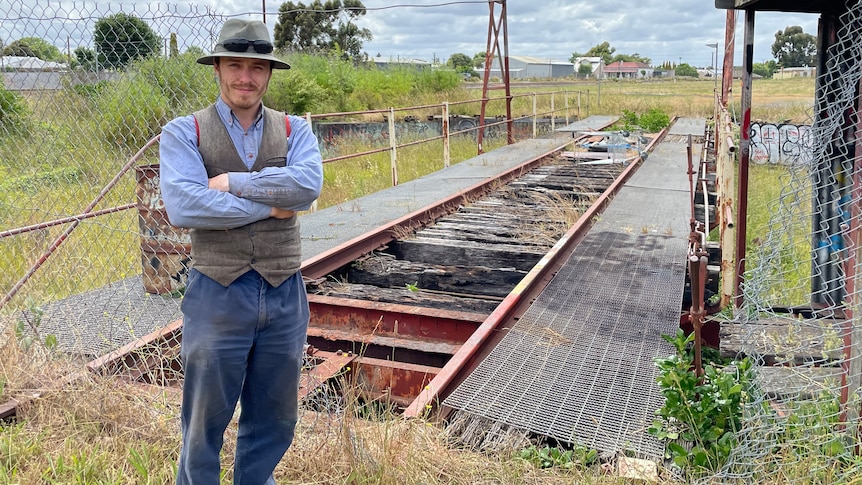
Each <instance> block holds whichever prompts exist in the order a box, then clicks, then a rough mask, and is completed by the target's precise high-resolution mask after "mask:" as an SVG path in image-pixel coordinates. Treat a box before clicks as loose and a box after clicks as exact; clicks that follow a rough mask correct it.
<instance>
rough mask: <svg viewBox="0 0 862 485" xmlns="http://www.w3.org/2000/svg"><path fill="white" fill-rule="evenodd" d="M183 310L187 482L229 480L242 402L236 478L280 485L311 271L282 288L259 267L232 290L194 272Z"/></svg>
mask: <svg viewBox="0 0 862 485" xmlns="http://www.w3.org/2000/svg"><path fill="white" fill-rule="evenodd" d="M182 311H183V331H182V350H181V354H180V356H181V358H182V362H183V372H184V382H183V404H182V423H181V424H182V439H183V445H182V451H181V452H180V459H179V462H178V464H177V484H178V485H215V484H218V483H219V474H220V469H221V465H220V461H219V453H220V451H221V449H222V444H223V441H224V431H225V429H226V428H227V426H228V424H229V423H230V420H231V418H232V417H233V414H234V409H235V408H236V403H237V401H239V403H240V409H241V412H240V416H239V427H238V431H237V442H236V463H235V466H234V484H236V485H264V484H274V483H275V481H274V480H273V478H272V472H273V470H274V469H275V466H276V465H277V464H278V462H279V460H281V458H282V456H284V453H285V451H287V449H288V447H290V443H291V442H292V441H293V433H294V429H295V428H296V421H297V406H298V403H297V392H298V389H299V376H300V371H301V366H302V354H303V350H304V345H305V341H306V331H307V329H308V318H309V311H308V300H307V298H306V294H305V286H304V284H303V282H302V276H301V275H300V273H299V272H297V273H296V274H295V275H293V276H292V277H290V278H289V279H288V280H287V281H285V282H284V283H282V284H281V285H279V286H278V287H273V286H271V285H270V284H269V283H267V282H266V280H265V279H263V278H262V277H261V276H260V275H259V274H258V273H257V272H256V271H249V272H248V273H246V274H244V275H243V276H240V277H239V278H238V279H237V280H236V281H234V282H233V283H231V285H230V286H228V287H227V288H225V287H224V286H222V285H220V284H219V283H216V282H215V281H213V280H212V279H210V278H209V277H207V276H206V275H204V274H202V273H200V272H198V271H196V270H194V269H192V271H191V273H190V274H189V280H188V284H187V286H186V292H185V296H184V298H183V302H182Z"/></svg>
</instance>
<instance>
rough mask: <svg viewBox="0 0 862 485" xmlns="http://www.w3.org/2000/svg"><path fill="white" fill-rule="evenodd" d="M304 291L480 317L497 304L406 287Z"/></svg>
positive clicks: (336, 285)
mask: <svg viewBox="0 0 862 485" xmlns="http://www.w3.org/2000/svg"><path fill="white" fill-rule="evenodd" d="M308 291H309V292H311V293H314V294H316V295H326V296H334V297H339V298H352V299H354V300H365V301H379V302H382V303H398V304H401V305H414V306H421V307H425V308H438V309H441V310H455V311H461V312H472V313H481V314H484V315H490V314H491V312H493V311H494V309H495V308H497V305H498V304H499V303H500V302H499V301H497V300H490V299H482V298H470V297H463V296H456V295H448V294H441V293H432V292H428V291H422V290H421V289H418V290H417V291H410V290H408V289H407V287H406V286H405V287H403V288H381V287H378V286H372V285H362V284H350V283H341V282H331V281H326V282H318V283H317V284H315V285H308Z"/></svg>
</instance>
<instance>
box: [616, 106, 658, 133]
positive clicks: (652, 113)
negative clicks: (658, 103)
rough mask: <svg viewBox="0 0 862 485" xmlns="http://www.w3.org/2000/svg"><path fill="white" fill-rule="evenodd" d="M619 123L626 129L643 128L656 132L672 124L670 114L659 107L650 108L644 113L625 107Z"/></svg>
mask: <svg viewBox="0 0 862 485" xmlns="http://www.w3.org/2000/svg"><path fill="white" fill-rule="evenodd" d="M618 123H619V124H621V125H622V128H623V129H624V130H633V129H635V128H642V129H644V130H645V131H647V132H648V133H656V132H659V131H661V130H662V129H663V128H664V127H666V126H667V125H669V124H670V116H668V114H667V113H665V112H664V111H662V110H661V109H659V108H650V109H649V110H648V111H647V112H646V113H643V114H638V113H636V112H634V111H631V110H628V109H623V114H622V116H620V120H619V122H618Z"/></svg>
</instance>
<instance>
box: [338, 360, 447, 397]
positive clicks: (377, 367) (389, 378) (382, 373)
mask: <svg viewBox="0 0 862 485" xmlns="http://www.w3.org/2000/svg"><path fill="white" fill-rule="evenodd" d="M354 367H355V369H354V370H353V372H354V376H355V382H356V384H357V386H358V387H359V389H361V390H362V392H363V393H364V394H365V395H366V396H367V397H368V398H371V399H375V400H378V401H381V402H388V403H392V404H395V405H397V406H398V407H401V408H405V407H407V406H408V405H409V404H410V403H411V402H413V400H414V399H415V398H416V396H418V395H419V393H420V392H421V391H422V390H423V389H424V388H425V386H427V385H428V383H429V382H431V380H432V379H433V378H434V376H436V375H437V373H438V372H440V368H439V367H432V366H427V365H419V364H409V363H405V362H394V361H391V360H384V359H372V358H367V357H362V358H361V359H359V360H357V362H356V365H355V366H354Z"/></svg>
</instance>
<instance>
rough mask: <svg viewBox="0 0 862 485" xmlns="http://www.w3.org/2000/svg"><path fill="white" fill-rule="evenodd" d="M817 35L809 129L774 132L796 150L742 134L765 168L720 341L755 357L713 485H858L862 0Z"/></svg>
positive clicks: (757, 171) (759, 171) (758, 177)
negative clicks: (820, 48)
mask: <svg viewBox="0 0 862 485" xmlns="http://www.w3.org/2000/svg"><path fill="white" fill-rule="evenodd" d="M822 29H823V30H822V33H821V35H822V38H823V39H824V42H825V47H826V49H825V50H824V52H823V59H821V65H822V68H821V74H820V75H819V77H818V79H817V88H816V94H815V99H816V106H815V111H814V113H812V120H811V123H810V124H811V127H810V129H809V128H808V126H807V125H808V124H809V123H806V124H803V125H802V127H801V131H800V129H799V128H800V127H796V126H793V127H789V128H786V129H785V131H788V132H789V134H788V136H789V137H790V138H787V137H785V143H783V144H782V146H780V147H779V146H776V147H775V148H776V149H781V150H784V148H785V145H786V143H787V140H790V141H791V142H793V143H796V144H797V145H798V144H804V145H806V146H805V149H804V150H795V149H793V148H794V147H790V149H791V151H792V152H793V153H792V154H791V155H792V156H790V157H783V158H782V159H781V160H780V161H779V157H777V156H776V157H771V156H770V153H769V151H768V150H767V149H768V146H767V144H766V142H765V140H766V138H769V139H772V138H774V139H775V140H773V141H777V140H781V137H780V136H779V135H780V133H779V132H780V131H781V129H782V128H783V127H782V126H774V127H770V126H768V125H764V126H755V127H753V128H752V130H751V133H750V136H749V138H750V139H751V140H752V143H753V144H754V145H753V151H752V156H753V159H752V161H754V162H756V163H763V162H768V163H766V164H765V165H760V166H752V170H751V173H750V187H751V189H750V191H749V194H750V195H749V200H748V214H749V217H748V224H749V228H748V229H749V233H748V236H749V239H750V242H749V244H748V246H747V257H746V261H745V264H746V268H747V272H746V273H745V278H744V287H743V288H744V289H743V297H744V301H745V304H744V305H743V308H742V309H741V310H742V311H740V312H738V314H737V315H736V319H735V321H734V322H729V323H727V324H725V325H724V327H725V328H723V330H722V345H723V346H726V347H728V348H730V347H733V346H737V347H738V348H741V350H742V351H743V352H744V353H745V354H747V355H750V356H752V357H753V358H754V359H755V360H756V363H757V364H759V365H758V366H757V376H758V381H757V382H758V386H757V387H756V391H755V392H754V393H753V394H751V395H749V396H748V399H749V402H748V405H747V407H746V410H745V418H744V422H743V429H742V430H741V432H740V433H739V435H738V438H739V440H740V443H739V446H737V447H736V448H735V449H734V450H733V453H732V456H731V459H730V461H729V462H728V463H727V465H726V466H725V467H724V469H723V470H722V472H721V474H720V475H719V476H720V478H721V479H722V481H729V480H740V481H743V482H745V483H751V482H757V483H765V482H770V483H777V482H780V483H858V480H859V477H860V475H862V461H860V460H859V457H858V451H859V447H860V445H862V440H860V435H859V433H860V427H859V426H860V422H859V417H860V409H862V408H860V406H862V396H860V378H862V357H860V355H859V353H860V351H862V323H860V315H862V314H860V310H862V309H860V301H862V293H860V290H862V285H860V282H859V275H862V266H860V262H859V259H860V258H859V250H860V247H862V238H860V234H862V232H860V231H862V226H860V223H862V210H860V209H862V190H860V189H862V152H860V150H859V145H858V136H859V126H860V118H859V115H858V106H859V99H860V92H859V82H860V80H862V44H860V39H862V5H860V4H859V3H858V2H849V3H848V10H847V11H846V12H845V13H844V14H842V15H841V16H840V17H838V16H824V23H823V26H822ZM767 129H772V130H773V131H774V132H775V133H774V134H775V136H767V135H768V134H767ZM803 132H804V133H803ZM803 135H804V136H803ZM758 150H760V151H758ZM764 150H766V151H764ZM772 155H775V153H773V154H772ZM757 157H760V159H758V158H757ZM764 157H765V158H764ZM772 158H775V160H772ZM756 201H760V202H756ZM758 214H768V216H767V217H768V218H767V217H764V219H763V220H759V219H758Z"/></svg>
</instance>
